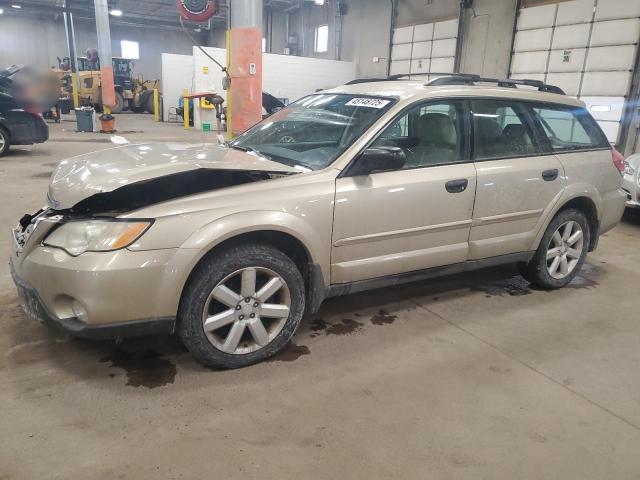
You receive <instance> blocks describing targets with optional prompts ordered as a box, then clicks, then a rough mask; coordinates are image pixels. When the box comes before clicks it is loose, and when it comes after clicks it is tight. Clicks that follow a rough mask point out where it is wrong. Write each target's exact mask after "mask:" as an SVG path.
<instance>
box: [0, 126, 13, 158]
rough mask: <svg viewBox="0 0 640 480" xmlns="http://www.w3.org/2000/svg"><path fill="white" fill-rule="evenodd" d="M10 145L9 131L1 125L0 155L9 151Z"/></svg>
mask: <svg viewBox="0 0 640 480" xmlns="http://www.w3.org/2000/svg"><path fill="white" fill-rule="evenodd" d="M10 146H11V141H10V139H9V132H7V131H6V130H5V129H4V128H2V127H0V157H1V156H3V155H4V154H5V153H7V152H8V151H9V147H10Z"/></svg>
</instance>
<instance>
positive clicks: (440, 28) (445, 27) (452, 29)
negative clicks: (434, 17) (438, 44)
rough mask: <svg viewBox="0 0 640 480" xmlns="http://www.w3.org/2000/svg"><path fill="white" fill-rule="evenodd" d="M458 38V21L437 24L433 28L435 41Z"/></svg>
mask: <svg viewBox="0 0 640 480" xmlns="http://www.w3.org/2000/svg"><path fill="white" fill-rule="evenodd" d="M457 36H458V20H447V21H446V22H436V23H435V24H434V27H433V39H434V40H440V39H443V38H456V37H457Z"/></svg>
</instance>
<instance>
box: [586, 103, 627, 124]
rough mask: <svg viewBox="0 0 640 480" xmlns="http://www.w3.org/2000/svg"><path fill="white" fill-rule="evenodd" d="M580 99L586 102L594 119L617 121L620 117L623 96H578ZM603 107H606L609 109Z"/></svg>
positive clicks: (622, 108) (622, 107)
mask: <svg viewBox="0 0 640 480" xmlns="http://www.w3.org/2000/svg"><path fill="white" fill-rule="evenodd" d="M580 100H582V101H583V102H584V103H586V104H587V108H588V109H589V111H590V112H591V115H593V118H595V119H596V120H606V121H613V122H619V121H620V119H621V118H622V112H623V110H624V97H580ZM594 106H595V107H596V108H595V109H594V108H593V107H594ZM603 107H608V108H609V110H606V109H604V108H603Z"/></svg>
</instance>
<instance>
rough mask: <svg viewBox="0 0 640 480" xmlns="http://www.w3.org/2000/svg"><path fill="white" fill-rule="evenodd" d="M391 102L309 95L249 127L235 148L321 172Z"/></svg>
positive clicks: (350, 96) (361, 97) (379, 115)
mask: <svg viewBox="0 0 640 480" xmlns="http://www.w3.org/2000/svg"><path fill="white" fill-rule="evenodd" d="M393 103H395V100H393V99H390V98H382V97H370V96H362V95H345V94H326V93H325V94H317V95H310V96H308V97H304V98H302V99H300V100H298V101H296V102H294V103H292V104H291V105H289V106H288V107H287V108H284V109H283V110H280V111H278V112H276V113H274V114H273V115H271V116H270V117H268V118H266V119H265V120H263V121H262V122H260V123H258V124H257V125H255V126H254V127H252V128H250V129H249V130H247V131H246V132H244V133H243V134H242V135H240V136H239V137H238V138H237V139H236V140H234V141H233V142H232V143H231V147H232V148H238V149H241V150H252V151H255V152H257V153H259V154H262V155H264V156H265V157H268V158H270V159H271V160H273V161H276V162H280V163H284V164H286V165H290V166H294V167H298V168H301V169H310V170H318V169H321V168H324V167H326V166H327V165H329V164H331V163H332V162H333V161H334V160H335V159H336V158H338V156H339V155H340V154H341V153H342V152H344V151H345V150H346V149H347V148H348V147H349V146H350V145H351V144H352V143H353V142H354V141H355V140H356V139H357V138H358V137H359V136H360V135H361V134H362V133H363V132H364V131H365V130H366V129H367V128H369V126H370V125H371V124H372V123H373V122H374V121H375V120H377V119H378V118H380V117H381V116H382V114H383V113H384V112H386V111H387V110H388V109H389V108H390V107H391V106H392V105H393Z"/></svg>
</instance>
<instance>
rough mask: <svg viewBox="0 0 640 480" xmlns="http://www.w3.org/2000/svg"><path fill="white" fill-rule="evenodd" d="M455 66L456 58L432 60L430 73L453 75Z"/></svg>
mask: <svg viewBox="0 0 640 480" xmlns="http://www.w3.org/2000/svg"><path fill="white" fill-rule="evenodd" d="M454 64H455V58H454V57H445V58H432V59H431V70H430V71H432V72H437V73H453V67H454Z"/></svg>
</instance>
